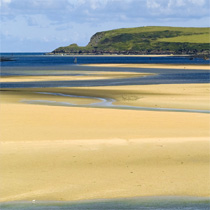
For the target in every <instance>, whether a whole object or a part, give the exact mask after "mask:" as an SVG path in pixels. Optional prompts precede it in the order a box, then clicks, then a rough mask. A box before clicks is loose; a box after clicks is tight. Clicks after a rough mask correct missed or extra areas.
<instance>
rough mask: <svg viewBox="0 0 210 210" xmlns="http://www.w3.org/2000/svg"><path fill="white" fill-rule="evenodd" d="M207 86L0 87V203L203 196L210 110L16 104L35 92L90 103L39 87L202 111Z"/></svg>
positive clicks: (209, 167) (207, 192)
mask: <svg viewBox="0 0 210 210" xmlns="http://www.w3.org/2000/svg"><path fill="white" fill-rule="evenodd" d="M209 89H210V87H209V84H183V85H148V86H119V87H83V88H31V89H30V88H29V89H15V90H14V89H3V90H2V91H1V95H0V96H1V103H0V116H1V123H0V130H1V133H0V138H1V142H0V144H1V145H0V171H1V173H0V179H1V190H0V201H1V202H4V201H15V200H24V201H32V200H43V201H49V200H51V201H52V200H54V201H72V200H86V199H102V198H124V197H136V196H198V197H209V196H210V189H209V186H210V179H209V177H210V153H209V146H210V142H209V137H210V117H209V114H203V113H177V112H176V113H175V112H158V111H136V110H117V109H105V108H81V107H65V106H47V105H33V104H23V103H20V101H21V100H23V99H28V100H34V99H35V100H36V99H40V97H41V99H46V100H55V101H57V100H58V101H63V100H65V101H66V100H67V101H69V102H72V100H74V103H77V104H85V103H92V102H95V101H94V100H93V99H82V98H80V99H76V98H74V99H73V98H70V97H69V98H67V97H60V96H53V95H40V94H38V93H37V92H40V91H41V92H54V93H56V92H57V93H65V94H75V95H86V96H96V97H110V98H114V99H115V100H116V102H115V103H116V104H124V105H138V106H140V105H144V106H147V107H149V106H150V107H155V106H159V107H173V108H188V109H190V108H191V109H192V108H193V109H201V110H202V109H203V110H209ZM96 101H97V100H96Z"/></svg>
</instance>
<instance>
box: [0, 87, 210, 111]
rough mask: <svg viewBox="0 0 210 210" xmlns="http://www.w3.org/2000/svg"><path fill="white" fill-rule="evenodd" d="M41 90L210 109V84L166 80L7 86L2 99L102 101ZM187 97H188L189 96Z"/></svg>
mask: <svg viewBox="0 0 210 210" xmlns="http://www.w3.org/2000/svg"><path fill="white" fill-rule="evenodd" d="M37 92H49V93H63V94H66V95H75V96H77V95H78V96H87V97H99V98H112V99H114V100H116V101H115V102H114V103H113V104H115V105H127V106H137V107H151V108H174V109H191V110H193V109H194V110H196V109H197V110H210V100H209V95H210V84H209V83H207V84H163V85H130V86H106V87H85V88H84V87H81V88H79V87H71V88H68V87H66V88H27V89H15V90H13V89H4V90H2V91H1V93H0V99H1V100H0V101H1V103H11V102H13V103H18V102H20V101H22V100H49V101H57V102H69V103H73V104H78V105H84V104H91V103H97V102H100V100H97V99H96V98H94V99H93V98H92V99H90V98H89V99H88V98H73V97H72V98H71V97H61V96H53V95H43V94H38V93H37ZM186 99H187V100H186Z"/></svg>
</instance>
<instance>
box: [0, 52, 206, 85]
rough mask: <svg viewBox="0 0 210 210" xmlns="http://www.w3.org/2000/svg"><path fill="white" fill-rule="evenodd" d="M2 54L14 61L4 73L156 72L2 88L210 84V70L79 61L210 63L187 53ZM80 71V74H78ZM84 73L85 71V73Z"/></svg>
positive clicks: (31, 74) (9, 62)
mask: <svg viewBox="0 0 210 210" xmlns="http://www.w3.org/2000/svg"><path fill="white" fill-rule="evenodd" d="M1 56H5V57H11V58H12V59H14V61H6V62H1V63H0V64H1V76H33V75H34V76H42V75H49V76H53V75H57V76H65V75H66V76H67V75H68V76H73V75H75V74H73V71H75V70H76V71H78V72H79V71H115V72H141V73H155V74H156V75H151V76H147V77H139V78H138V77H135V78H126V79H106V80H88V81H85V80H84V81H53V82H52V81H50V82H49V81H45V82H43V81H42V82H40V81H37V82H13V83H9V82H4V83H1V88H32V87H88V86H89V87H91V86H112V85H147V84H182V83H208V82H209V80H210V71H206V70H205V71H203V70H187V71H186V70H184V69H180V70H178V69H155V68H153V69H146V68H120V67H119V68H112V67H90V66H83V65H79V64H91V63H159V64H197V65H198V64H210V63H209V61H207V60H204V59H201V58H195V59H191V58H190V57H187V56H181V57H175V56H172V57H170V56H165V57H137V56H133V57H132V56H127V57H126V56H78V57H77V64H74V59H75V56H53V55H45V54H44V53H2V54H1ZM78 75H80V74H77V76H78ZM81 75H82V73H81Z"/></svg>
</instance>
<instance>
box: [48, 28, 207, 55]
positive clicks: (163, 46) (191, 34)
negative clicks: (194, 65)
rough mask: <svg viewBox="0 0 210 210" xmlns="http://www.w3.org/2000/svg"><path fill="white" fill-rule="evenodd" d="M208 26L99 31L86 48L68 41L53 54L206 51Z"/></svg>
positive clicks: (200, 52) (183, 52) (203, 52)
mask: <svg viewBox="0 0 210 210" xmlns="http://www.w3.org/2000/svg"><path fill="white" fill-rule="evenodd" d="M209 52H210V28H183V27H160V26H148V27H138V28H122V29H116V30H111V31H103V32H98V33H96V34H95V35H93V36H92V37H91V39H90V42H89V43H88V45H87V46H85V47H79V46H78V45H77V44H71V45H69V46H67V47H59V48H57V49H55V50H54V51H53V52H52V53H54V54H56V53H67V54H209Z"/></svg>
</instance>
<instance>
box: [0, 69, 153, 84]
mask: <svg viewBox="0 0 210 210" xmlns="http://www.w3.org/2000/svg"><path fill="white" fill-rule="evenodd" d="M71 73H72V74H73V73H74V74H75V75H72V76H57V75H54V76H49V75H45V76H3V77H2V76H1V77H0V82H33V81H43V82H44V81H66V80H68V81H69V80H102V79H120V78H131V77H144V76H148V75H154V74H151V73H134V72H103V71H101V72H83V71H73V72H71Z"/></svg>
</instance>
